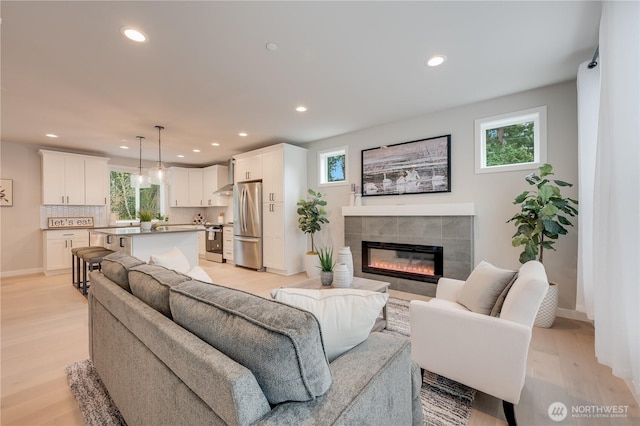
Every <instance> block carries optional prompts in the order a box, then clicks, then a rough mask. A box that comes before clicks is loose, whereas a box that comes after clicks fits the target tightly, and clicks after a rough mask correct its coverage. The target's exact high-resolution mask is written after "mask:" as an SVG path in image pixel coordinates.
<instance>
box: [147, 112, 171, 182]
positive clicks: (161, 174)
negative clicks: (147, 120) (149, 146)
mask: <svg viewBox="0 0 640 426" xmlns="http://www.w3.org/2000/svg"><path fill="white" fill-rule="evenodd" d="M155 128H156V129H158V165H157V166H156V167H154V168H152V169H149V179H150V181H151V183H152V184H154V185H164V184H165V182H166V179H167V168H166V167H165V166H164V164H162V147H161V141H160V132H162V130H164V126H160V125H158V126H155Z"/></svg>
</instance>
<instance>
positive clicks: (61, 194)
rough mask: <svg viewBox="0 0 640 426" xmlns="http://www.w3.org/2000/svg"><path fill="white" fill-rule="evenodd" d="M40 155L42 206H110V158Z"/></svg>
mask: <svg viewBox="0 0 640 426" xmlns="http://www.w3.org/2000/svg"><path fill="white" fill-rule="evenodd" d="M38 152H39V153H40V155H41V156H42V204H45V205H50V204H53V205H76V206H82V205H94V206H100V205H105V204H106V203H107V193H108V192H107V191H108V188H109V171H108V168H107V162H108V161H109V159H108V158H101V157H92V156H88V155H78V154H67V153H63V152H57V151H46V150H40V151H38Z"/></svg>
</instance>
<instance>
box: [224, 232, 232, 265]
mask: <svg viewBox="0 0 640 426" xmlns="http://www.w3.org/2000/svg"><path fill="white" fill-rule="evenodd" d="M222 258H223V259H224V260H226V261H227V262H229V263H233V225H225V226H224V227H222Z"/></svg>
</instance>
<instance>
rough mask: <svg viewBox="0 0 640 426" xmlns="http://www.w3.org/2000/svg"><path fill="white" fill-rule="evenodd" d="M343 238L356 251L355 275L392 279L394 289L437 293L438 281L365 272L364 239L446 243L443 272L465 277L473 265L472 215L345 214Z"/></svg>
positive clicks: (433, 243)
mask: <svg viewBox="0 0 640 426" xmlns="http://www.w3.org/2000/svg"><path fill="white" fill-rule="evenodd" d="M344 241H345V245H346V246H349V247H351V252H352V253H353V266H354V268H353V269H354V275H356V276H358V277H365V278H371V279H375V280H380V281H387V282H390V283H391V285H390V286H389V287H390V288H391V289H394V290H400V291H406V292H409V293H415V294H423V295H426V296H435V289H436V285H435V284H431V283H425V282H422V281H413V280H407V279H403V278H393V277H388V276H385V275H377V274H369V273H363V272H362V241H380V242H391V243H404V244H421V245H437V246H442V247H443V252H444V253H443V254H444V265H443V269H444V273H443V275H444V276H445V277H448V278H456V279H461V280H464V279H466V278H467V277H468V276H469V274H470V273H471V270H472V269H473V216H345V218H344Z"/></svg>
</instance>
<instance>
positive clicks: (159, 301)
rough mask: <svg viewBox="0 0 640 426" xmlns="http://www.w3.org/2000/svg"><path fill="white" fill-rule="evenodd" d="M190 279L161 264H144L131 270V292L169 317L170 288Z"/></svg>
mask: <svg viewBox="0 0 640 426" xmlns="http://www.w3.org/2000/svg"><path fill="white" fill-rule="evenodd" d="M190 279H191V277H189V276H187V275H183V274H180V273H178V272H176V271H172V270H171V269H167V268H165V267H163V266H159V265H147V264H143V265H139V266H136V267H134V268H131V269H130V270H129V285H130V286H131V293H133V295H134V296H136V297H137V298H138V299H140V300H142V301H143V302H145V303H146V304H147V305H149V306H151V307H152V308H154V309H155V310H157V311H158V312H160V313H162V314H163V315H165V316H167V317H169V318H171V309H170V308H169V289H170V288H171V287H173V286H175V285H178V284H180V283H182V282H185V281H189V280H190Z"/></svg>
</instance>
